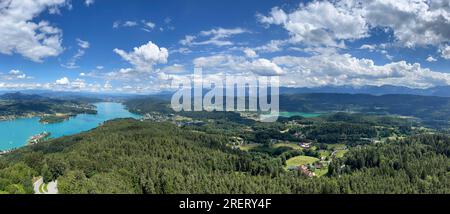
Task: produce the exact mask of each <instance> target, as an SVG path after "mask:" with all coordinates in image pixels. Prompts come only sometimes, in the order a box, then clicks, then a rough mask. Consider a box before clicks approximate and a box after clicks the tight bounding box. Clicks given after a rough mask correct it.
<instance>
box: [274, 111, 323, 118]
mask: <svg viewBox="0 0 450 214" xmlns="http://www.w3.org/2000/svg"><path fill="white" fill-rule="evenodd" d="M320 115H322V114H319V113H304V112H290V111H282V112H280V117H293V116H301V117H304V118H313V117H319V116H320Z"/></svg>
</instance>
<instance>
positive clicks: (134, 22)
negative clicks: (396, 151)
mask: <svg viewBox="0 0 450 214" xmlns="http://www.w3.org/2000/svg"><path fill="white" fill-rule="evenodd" d="M449 23H450V5H449V3H448V1H445V0H442V1H441V0H436V1H433V3H430V2H428V1H425V0H424V1H410V0H395V1H394V0H373V1H357V0H346V1H339V0H338V1H331V2H330V1H269V0H265V1H257V0H246V1H207V0H196V1H193V0H192V1H188V0H185V1H181V0H179V1H171V0H165V1H157V0H152V1H146V0H131V1H122V0H72V1H70V0H30V1H21V0H5V1H2V3H0V90H2V89H3V90H6V89H13V90H17V89H30V88H44V89H52V90H73V91H117V92H130V93H134V92H140V93H144V92H155V91H159V90H164V89H166V88H167V87H169V85H170V81H171V80H173V79H176V78H177V77H181V76H185V75H189V74H190V73H192V71H193V67H195V66H197V67H198V66H200V67H202V68H203V69H204V71H205V72H207V73H209V74H212V75H215V74H216V75H221V74H224V73H227V74H239V75H250V74H258V75H268V76H274V75H276V76H280V80H281V85H283V86H290V87H318V86H325V85H353V86H362V85H384V84H390V85H399V86H407V87H414V88H426V87H433V86H438V85H449V84H450V75H449V74H448V72H449V68H450V46H449V42H450V31H449V30H448V29H450V24H449Z"/></svg>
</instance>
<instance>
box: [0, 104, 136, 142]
mask: <svg viewBox="0 0 450 214" xmlns="http://www.w3.org/2000/svg"><path fill="white" fill-rule="evenodd" d="M95 106H97V114H95V115H94V114H79V115H77V116H75V117H72V118H70V119H69V120H66V121H64V122H61V123H55V124H41V123H39V117H33V118H21V119H16V120H11V121H0V151H1V150H8V149H13V148H19V147H22V146H24V145H26V143H27V140H28V138H30V136H33V135H36V134H39V133H42V132H45V131H46V132H50V133H51V136H50V137H51V138H58V137H62V136H67V135H73V134H77V133H80V132H83V131H88V130H91V129H93V128H95V127H97V126H98V125H99V124H101V123H103V122H105V121H107V120H112V119H116V118H136V119H138V118H140V116H139V115H136V114H133V113H131V112H129V111H128V110H126V109H125V106H124V105H122V104H121V103H110V102H103V103H96V104H95Z"/></svg>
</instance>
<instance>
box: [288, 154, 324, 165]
mask: <svg viewBox="0 0 450 214" xmlns="http://www.w3.org/2000/svg"><path fill="white" fill-rule="evenodd" d="M316 161H319V159H318V158H315V157H309V156H303V155H300V156H296V157H293V158H290V159H289V160H287V161H286V168H288V167H290V166H300V165H306V164H312V163H314V162H316Z"/></svg>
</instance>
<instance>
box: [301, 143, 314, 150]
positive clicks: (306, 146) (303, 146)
mask: <svg viewBox="0 0 450 214" xmlns="http://www.w3.org/2000/svg"><path fill="white" fill-rule="evenodd" d="M298 145H299V146H300V147H302V148H304V149H309V148H311V145H312V143H309V142H301V143H299V144H298Z"/></svg>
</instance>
